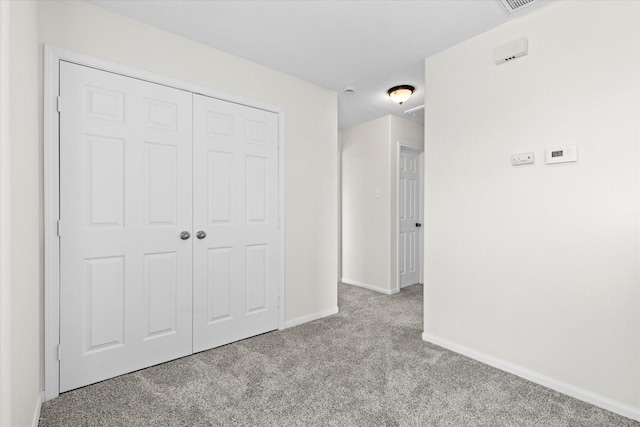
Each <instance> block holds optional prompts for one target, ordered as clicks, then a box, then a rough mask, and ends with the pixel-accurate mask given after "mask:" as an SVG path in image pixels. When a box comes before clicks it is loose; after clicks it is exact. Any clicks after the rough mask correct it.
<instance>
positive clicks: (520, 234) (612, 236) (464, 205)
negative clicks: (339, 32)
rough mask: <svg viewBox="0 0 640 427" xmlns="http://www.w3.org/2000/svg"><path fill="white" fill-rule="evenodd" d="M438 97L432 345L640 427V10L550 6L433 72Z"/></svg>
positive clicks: (429, 267)
mask: <svg viewBox="0 0 640 427" xmlns="http://www.w3.org/2000/svg"><path fill="white" fill-rule="evenodd" d="M523 36H524V37H527V38H528V40H529V54H528V56H525V57H522V58H519V59H516V60H514V61H512V62H508V63H505V64H503V65H494V63H493V49H495V48H497V47H499V46H501V45H503V44H506V43H508V42H510V41H513V40H515V39H518V38H520V37H523ZM426 87H427V90H426V100H427V106H426V124H425V129H426V130H425V141H426V151H425V155H426V191H425V198H426V203H425V209H426V210H425V217H426V219H425V222H426V224H425V225H426V230H425V232H426V233H425V241H426V249H425V252H426V254H425V272H426V273H425V284H426V286H425V337H426V338H427V339H428V338H429V337H433V338H435V339H438V340H443V341H444V342H449V343H453V344H455V345H459V346H463V347H465V348H468V349H471V350H473V351H476V352H478V353H481V354H484V355H488V356H489V357H492V358H495V359H497V360H502V361H505V362H507V363H511V364H514V365H517V366H519V367H522V368H524V369H527V370H531V371H533V372H536V373H539V374H540V375H543V376H547V377H550V378H552V379H554V380H556V381H559V382H561V383H563V384H567V385H569V386H570V387H574V388H576V389H578V390H583V391H586V392H589V393H593V394H594V395H597V396H600V397H601V398H604V399H611V400H612V401H613V402H615V403H616V404H618V405H619V406H621V407H626V408H628V409H629V408H630V410H631V411H632V412H633V411H636V412H635V413H636V414H640V185H639V177H640V125H639V123H640V3H638V2H626V1H620V2H617V1H606V2H605V1H590V2H572V1H564V2H558V3H556V4H553V5H550V6H547V7H545V8H542V9H540V10H538V11H536V12H534V13H532V14H530V15H525V16H523V17H520V18H519V19H516V20H514V21H512V22H510V23H508V24H505V25H503V26H501V27H499V28H497V29H494V30H492V31H489V32H487V33H485V34H483V35H480V36H478V37H476V38H474V39H471V40H469V41H466V42H464V43H462V44H460V45H457V46H455V47H453V48H451V49H449V50H447V51H444V52H442V53H440V54H438V55H436V56H434V57H431V58H429V59H427V61H426ZM571 144H576V145H577V146H578V162H576V163H568V164H559V165H545V164H544V150H545V148H550V147H555V146H562V145H571ZM528 151H533V152H534V153H535V156H536V160H535V164H534V165H529V166H520V167H513V166H511V163H510V156H511V154H515V153H522V152H528Z"/></svg>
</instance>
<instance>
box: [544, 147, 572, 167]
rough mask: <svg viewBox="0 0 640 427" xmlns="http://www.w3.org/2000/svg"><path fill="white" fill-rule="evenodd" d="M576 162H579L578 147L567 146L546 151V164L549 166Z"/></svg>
mask: <svg viewBox="0 0 640 427" xmlns="http://www.w3.org/2000/svg"><path fill="white" fill-rule="evenodd" d="M576 161H578V146H577V145H565V146H563V147H555V148H547V149H546V150H544V162H545V163H546V164H547V165H551V164H554V163H568V162H576Z"/></svg>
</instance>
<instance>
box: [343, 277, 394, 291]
mask: <svg viewBox="0 0 640 427" xmlns="http://www.w3.org/2000/svg"><path fill="white" fill-rule="evenodd" d="M341 282H342V283H344V284H347V285H353V286H357V287H359V288H364V289H369V290H370V291H376V292H380V293H381V294H385V295H393V294H397V293H398V292H400V289H384V288H380V287H378V286H374V285H369V284H368V283H362V282H358V281H355V280H350V279H345V278H342V280H341Z"/></svg>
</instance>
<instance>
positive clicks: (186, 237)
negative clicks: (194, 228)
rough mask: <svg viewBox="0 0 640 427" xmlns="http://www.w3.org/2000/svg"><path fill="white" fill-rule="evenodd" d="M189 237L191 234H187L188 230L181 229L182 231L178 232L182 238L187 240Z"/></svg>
mask: <svg viewBox="0 0 640 427" xmlns="http://www.w3.org/2000/svg"><path fill="white" fill-rule="evenodd" d="M189 237H191V234H189V232H188V231H183V232H182V233H180V238H181V239H182V240H187V239H188V238H189Z"/></svg>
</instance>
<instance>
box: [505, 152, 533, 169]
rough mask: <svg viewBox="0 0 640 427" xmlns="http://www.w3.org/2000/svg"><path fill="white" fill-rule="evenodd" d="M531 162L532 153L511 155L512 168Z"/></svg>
mask: <svg viewBox="0 0 640 427" xmlns="http://www.w3.org/2000/svg"><path fill="white" fill-rule="evenodd" d="M533 162H534V156H533V151H532V152H530V153H520V154H513V155H512V156H511V165H512V166H520V165H530V164H532V163H533Z"/></svg>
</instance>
